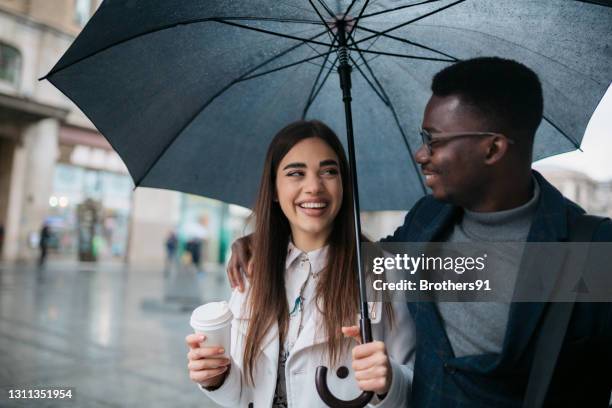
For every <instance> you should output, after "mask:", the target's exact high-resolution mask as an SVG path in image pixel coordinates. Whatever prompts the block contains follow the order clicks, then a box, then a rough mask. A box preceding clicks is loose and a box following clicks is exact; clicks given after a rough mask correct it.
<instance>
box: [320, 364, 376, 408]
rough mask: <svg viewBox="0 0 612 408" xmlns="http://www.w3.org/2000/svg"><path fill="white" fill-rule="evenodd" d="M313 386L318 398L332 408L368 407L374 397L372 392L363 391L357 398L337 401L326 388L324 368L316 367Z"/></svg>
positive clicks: (325, 371) (325, 369) (325, 370)
mask: <svg viewBox="0 0 612 408" xmlns="http://www.w3.org/2000/svg"><path fill="white" fill-rule="evenodd" d="M315 385H316V386H317V392H318V393H319V397H321V399H322V400H323V402H324V403H326V404H327V405H329V406H330V407H332V408H363V407H365V406H366V405H368V402H370V400H371V399H372V397H373V396H374V393H373V392H372V391H364V392H362V393H361V395H359V396H358V397H357V398H355V399H352V400H350V401H344V400H341V399H338V398H337V397H336V396H335V395H334V394H332V392H331V391H330V390H329V387H328V386H327V367H325V366H318V367H317V375H316V377H315Z"/></svg>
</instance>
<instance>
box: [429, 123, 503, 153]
mask: <svg viewBox="0 0 612 408" xmlns="http://www.w3.org/2000/svg"><path fill="white" fill-rule="evenodd" d="M420 133H421V139H422V140H423V145H425V147H426V148H427V151H428V152H429V154H430V155H431V154H433V147H434V145H436V144H437V143H442V142H447V141H448V140H450V139H455V138H458V137H469V136H501V137H504V138H506V140H508V143H510V144H513V143H514V140H512V139H510V138H508V137H506V136H505V135H503V134H502V133H497V132H439V133H435V137H434V136H433V135H432V134H431V133H430V132H429V131H427V130H425V129H421V132H420Z"/></svg>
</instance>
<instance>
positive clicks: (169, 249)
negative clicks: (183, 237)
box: [164, 231, 178, 275]
mask: <svg viewBox="0 0 612 408" xmlns="http://www.w3.org/2000/svg"><path fill="white" fill-rule="evenodd" d="M177 246H178V238H177V237H176V232H174V231H170V234H168V238H166V268H165V269H164V271H165V275H167V274H168V272H169V270H170V267H171V266H172V263H173V262H174V256H175V255H176V248H177Z"/></svg>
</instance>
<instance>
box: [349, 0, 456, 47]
mask: <svg viewBox="0 0 612 408" xmlns="http://www.w3.org/2000/svg"><path fill="white" fill-rule="evenodd" d="M464 1H466V0H457V1H455V2H453V3H451V4H447V5H446V6H444V7H440V8H439V9H436V10H434V11H430V12H429V13H426V14H423V15H422V16H419V17H416V18H413V19H412V20H408V21H405V22H403V23H401V24H398V25H396V26H393V27H391V28H387V29H386V30H384V31H381V34H387V33H389V32H391V31H393V30H397V29H398V28H402V27H405V26H407V25H408V24H412V23H414V22H416V21H419V20H422V19H424V18H426V17H429V16H432V15H434V14H436V13H439V12H441V11H444V10H446V9H448V8H451V7H453V6H456V5H457V4H460V3H463V2H464ZM378 35H379V34H374V35H371V36H369V37H366V38H362V39H361V40H359V41H357V42H356V43H355V44H359V43H362V42H364V41H367V40H370V39H372V38H374V37H377V36H378Z"/></svg>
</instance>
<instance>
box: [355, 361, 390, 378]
mask: <svg viewBox="0 0 612 408" xmlns="http://www.w3.org/2000/svg"><path fill="white" fill-rule="evenodd" d="M388 374H389V371H388V368H387V367H386V366H384V365H375V366H372V367H370V368H368V369H365V370H359V371H357V370H355V379H356V380H357V381H364V380H371V379H374V378H381V377H386V376H387V375H388Z"/></svg>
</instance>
